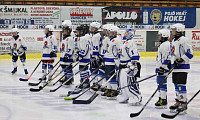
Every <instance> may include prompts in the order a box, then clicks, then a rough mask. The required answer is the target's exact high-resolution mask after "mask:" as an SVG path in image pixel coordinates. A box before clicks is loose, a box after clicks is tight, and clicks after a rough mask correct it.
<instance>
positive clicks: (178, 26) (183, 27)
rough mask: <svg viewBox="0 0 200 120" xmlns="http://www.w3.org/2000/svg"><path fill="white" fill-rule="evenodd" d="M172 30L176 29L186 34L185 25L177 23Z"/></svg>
mask: <svg viewBox="0 0 200 120" xmlns="http://www.w3.org/2000/svg"><path fill="white" fill-rule="evenodd" d="M171 29H176V31H177V32H184V31H185V25H183V24H181V23H176V24H174V25H172V27H171Z"/></svg>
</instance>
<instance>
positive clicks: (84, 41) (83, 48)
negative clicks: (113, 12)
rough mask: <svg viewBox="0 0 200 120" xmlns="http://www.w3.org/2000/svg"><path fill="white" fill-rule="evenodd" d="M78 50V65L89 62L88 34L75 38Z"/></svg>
mask: <svg viewBox="0 0 200 120" xmlns="http://www.w3.org/2000/svg"><path fill="white" fill-rule="evenodd" d="M77 42H78V50H79V54H78V56H79V65H86V64H87V63H89V62H90V36H89V35H88V34H86V35H83V36H81V37H78V38H77Z"/></svg>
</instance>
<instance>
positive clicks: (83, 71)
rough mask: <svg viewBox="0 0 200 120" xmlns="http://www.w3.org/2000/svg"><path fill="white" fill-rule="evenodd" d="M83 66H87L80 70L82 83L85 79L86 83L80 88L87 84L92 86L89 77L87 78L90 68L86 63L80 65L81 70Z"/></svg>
mask: <svg viewBox="0 0 200 120" xmlns="http://www.w3.org/2000/svg"><path fill="white" fill-rule="evenodd" d="M83 67H85V68H84V69H83V70H82V71H81V72H80V78H81V81H80V82H81V83H82V82H83V81H84V84H83V85H82V86H80V88H82V87H84V86H86V88H88V87H90V85H89V84H88V83H89V79H87V80H85V79H86V78H87V77H88V76H89V73H90V72H89V69H88V66H84V65H79V70H81V69H82V68H83Z"/></svg>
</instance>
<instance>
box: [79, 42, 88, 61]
mask: <svg viewBox="0 0 200 120" xmlns="http://www.w3.org/2000/svg"><path fill="white" fill-rule="evenodd" d="M81 39H84V38H81ZM89 49H90V45H89V41H88V40H86V39H84V40H82V43H81V45H80V49H79V50H80V51H79V53H78V55H79V57H82V58H83V57H85V56H86V55H87V54H88V52H89Z"/></svg>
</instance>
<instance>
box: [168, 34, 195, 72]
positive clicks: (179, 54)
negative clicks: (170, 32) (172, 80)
mask: <svg viewBox="0 0 200 120" xmlns="http://www.w3.org/2000/svg"><path fill="white" fill-rule="evenodd" d="M188 41H189V40H188V38H186V37H184V36H181V37H180V38H179V39H177V40H175V39H173V41H172V49H171V64H172V67H173V64H174V61H175V60H176V59H180V58H182V59H183V60H184V61H183V62H182V63H181V65H180V66H178V67H175V68H174V70H173V72H188V71H189V69H190V64H189V60H190V59H192V58H193V50H192V47H191V45H190V44H189V42H188Z"/></svg>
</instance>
